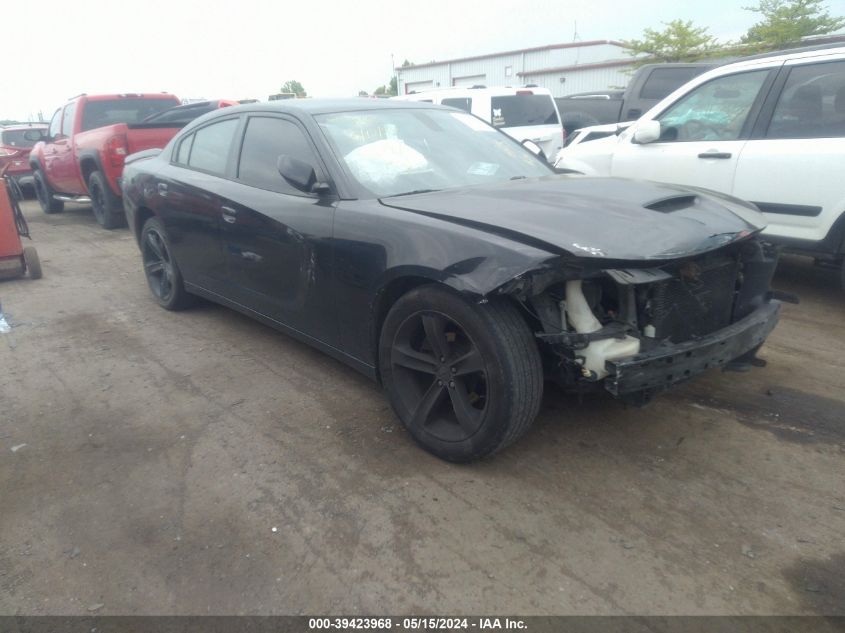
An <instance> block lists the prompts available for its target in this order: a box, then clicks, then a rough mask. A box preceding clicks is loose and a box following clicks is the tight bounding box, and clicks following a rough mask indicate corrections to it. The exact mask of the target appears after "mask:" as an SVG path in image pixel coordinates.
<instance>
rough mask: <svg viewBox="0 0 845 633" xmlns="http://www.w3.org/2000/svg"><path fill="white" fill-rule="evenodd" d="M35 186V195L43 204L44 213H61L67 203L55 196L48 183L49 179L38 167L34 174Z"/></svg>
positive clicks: (39, 202)
mask: <svg viewBox="0 0 845 633" xmlns="http://www.w3.org/2000/svg"><path fill="white" fill-rule="evenodd" d="M32 179H33V183H34V184H33V186H34V187H35V197H36V198H38V204H40V205H41V210H42V211H43V212H44V213H49V214H53V213H61V212H62V211H63V210H64V208H65V203H64V202H62V201H61V200H56V199H55V198H53V190H52V189H50V185H48V184H47V179H46V178H45V177H44V174H43V173H41V170H40V169H36V170H35V171H34V172H33V174H32Z"/></svg>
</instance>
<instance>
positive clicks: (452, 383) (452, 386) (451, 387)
mask: <svg viewBox="0 0 845 633" xmlns="http://www.w3.org/2000/svg"><path fill="white" fill-rule="evenodd" d="M454 388H455V381H454V380H450V381H449V389H454Z"/></svg>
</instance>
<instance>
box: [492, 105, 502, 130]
mask: <svg viewBox="0 0 845 633" xmlns="http://www.w3.org/2000/svg"><path fill="white" fill-rule="evenodd" d="M504 124H505V117H504V116H502V109H501V108H493V125H495V126H496V127H501V126H503V125H504Z"/></svg>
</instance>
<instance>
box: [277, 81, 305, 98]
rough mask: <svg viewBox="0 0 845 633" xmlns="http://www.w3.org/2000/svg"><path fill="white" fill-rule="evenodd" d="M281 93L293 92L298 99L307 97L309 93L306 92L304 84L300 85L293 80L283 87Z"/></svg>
mask: <svg viewBox="0 0 845 633" xmlns="http://www.w3.org/2000/svg"><path fill="white" fill-rule="evenodd" d="M281 92H292V93H293V94H295V95H296V96H297V97H307V96H308V93H307V92H305V88H303V87H302V84H301V83H299V82H298V81H297V80H296V79H291V80H290V81H286V82H285V83H284V85H283V86H282V89H281Z"/></svg>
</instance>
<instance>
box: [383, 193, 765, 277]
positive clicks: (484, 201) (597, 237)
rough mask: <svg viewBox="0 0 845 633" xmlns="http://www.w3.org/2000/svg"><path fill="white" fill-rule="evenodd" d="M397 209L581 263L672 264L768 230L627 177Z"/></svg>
mask: <svg viewBox="0 0 845 633" xmlns="http://www.w3.org/2000/svg"><path fill="white" fill-rule="evenodd" d="M381 203H382V204H384V205H386V206H389V207H393V208H396V209H402V210H404V211H409V212H413V213H420V214H423V215H427V216H431V217H436V218H439V219H441V220H443V221H446V222H453V223H456V224H462V225H465V226H471V227H474V228H477V229H479V230H482V231H486V232H489V233H495V234H499V235H504V236H506V237H509V238H511V239H513V240H516V241H519V242H523V243H526V244H530V245H533V246H537V247H540V248H543V249H545V250H548V251H549V252H551V253H556V254H569V255H574V256H577V257H579V258H592V259H608V260H624V261H644V260H667V259H676V258H679V257H686V256H691V255H696V254H699V253H703V252H706V251H710V250H714V249H716V248H719V247H721V246H723V245H725V244H727V243H729V242H732V241H734V240H737V239H741V238H743V237H746V236H748V235H750V234H752V233H756V232H758V231H760V230H762V229H763V228H765V226H766V221H765V218H764V217H763V215H762V214H761V213H760V212H759V211H758V210H757V208H756V207H755V206H754V205H752V204H750V203H747V202H743V201H741V200H739V199H736V198H732V197H730V196H726V195H723V194H719V193H716V192H712V191H707V190H704V189H698V188H691V187H678V186H674V185H665V184H658V183H653V182H647V181H640V180H628V179H623V178H587V177H581V176H549V177H543V178H526V179H522V180H514V181H508V182H504V183H498V184H495V185H476V186H470V187H462V188H454V189H447V190H443V191H435V192H430V193H421V194H414V195H404V196H392V197H386V198H382V199H381Z"/></svg>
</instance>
